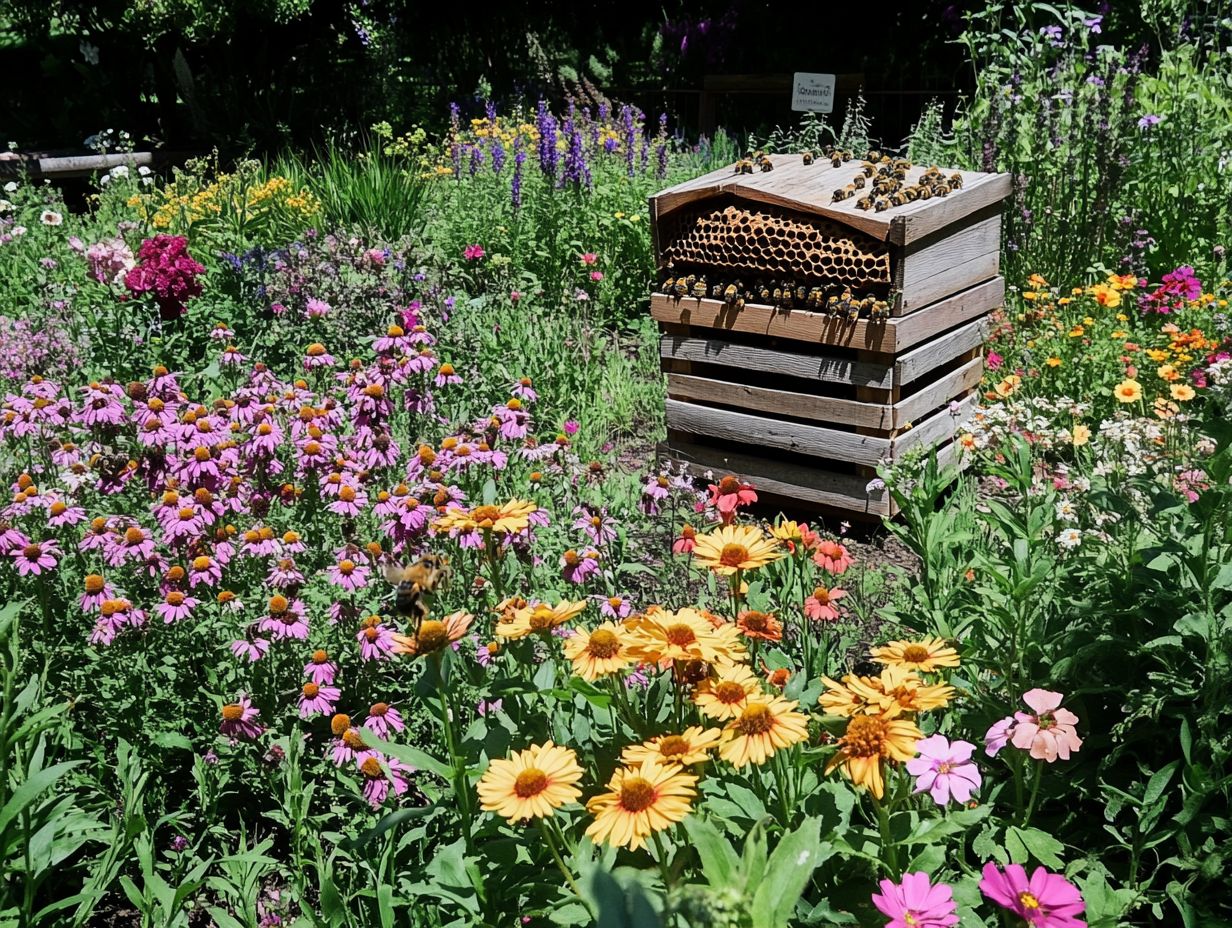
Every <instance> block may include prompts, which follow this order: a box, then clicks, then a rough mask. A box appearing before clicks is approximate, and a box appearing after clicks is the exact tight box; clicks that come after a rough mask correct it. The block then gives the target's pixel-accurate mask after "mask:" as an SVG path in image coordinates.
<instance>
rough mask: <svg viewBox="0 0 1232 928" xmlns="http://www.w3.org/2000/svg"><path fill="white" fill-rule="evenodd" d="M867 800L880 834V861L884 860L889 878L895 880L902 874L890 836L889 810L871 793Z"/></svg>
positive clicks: (896, 850)
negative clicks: (869, 801)
mask: <svg viewBox="0 0 1232 928" xmlns="http://www.w3.org/2000/svg"><path fill="white" fill-rule="evenodd" d="M868 798H869V799H870V800H871V801H872V803H873V809H874V810H875V811H876V813H877V830H878V832H880V834H881V853H882V859H883V860H885V863H886V866H887V867H888V868H889V870H890V876H891V877H892V878H894V879H897V878H898V877H899V876H901V875H902V874H901V872H900V871H899V869H898V847H897V846H896V845H895V844H894V836H893V835H892V834H890V810H889V809H887V808H886V807H885V805H884V804H883V803H882V801H881V800H880V799H878V798H877V797H876V796H874V795H873V794H872V793H869V795H868Z"/></svg>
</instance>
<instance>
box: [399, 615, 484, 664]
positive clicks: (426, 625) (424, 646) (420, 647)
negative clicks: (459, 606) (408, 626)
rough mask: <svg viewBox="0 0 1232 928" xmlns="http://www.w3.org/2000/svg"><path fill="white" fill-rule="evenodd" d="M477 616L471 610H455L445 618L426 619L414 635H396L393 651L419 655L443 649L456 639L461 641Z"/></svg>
mask: <svg viewBox="0 0 1232 928" xmlns="http://www.w3.org/2000/svg"><path fill="white" fill-rule="evenodd" d="M473 621H475V617H474V616H473V615H471V614H470V613H469V612H454V613H451V614H450V615H447V616H445V618H443V619H440V620H437V619H424V620H423V621H422V622H420V623H419V629H418V631H416V633H415V634H413V635H394V636H393V639H394V647H393V652H394V653H395V654H411V655H414V656H419V655H423V654H432V653H434V652H436V651H441V650H443V649H444V648H446V647H447V646H449V645H451V644H453V643H454V642H455V641H461V640H462V636H463V635H465V634H466V631H467V629H469V628H470V627H471V623H472V622H473Z"/></svg>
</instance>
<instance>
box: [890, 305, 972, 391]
mask: <svg viewBox="0 0 1232 928" xmlns="http://www.w3.org/2000/svg"><path fill="white" fill-rule="evenodd" d="M988 330H989V319H988V317H987V316H981V317H980V318H979V319H976V320H975V321H974V322H969V323H967V324H966V325H964V326H962V327H961V328H958V329H955V330H954V331H953V332H950V333H949V334H948V335H942V336H941V337H940V338H937V339H934V340H932V341H929V342H925V343H924V344H923V345H920V346H919V347H918V348H913V349H912V350H911V351H908V352H907V353H906V354H904V355H901V356H900V357H899V358H898V360H896V361H895V362H894V382H895V383H898V384H909V383H911V382H912V381H913V380H918V379H919V378H920V377H922V376H924V375H925V374H927V373H928V372H929V371H931V370H934V369H935V368H938V367H940V366H941V365H942V364H945V363H947V362H948V361H952V360H954V358H956V357H958V356H959V355H960V354H962V353H963V352H965V351H970V350H971V349H972V348H976V347H978V346H979V345H982V344H984V340H985V339H986V338H987V337H988Z"/></svg>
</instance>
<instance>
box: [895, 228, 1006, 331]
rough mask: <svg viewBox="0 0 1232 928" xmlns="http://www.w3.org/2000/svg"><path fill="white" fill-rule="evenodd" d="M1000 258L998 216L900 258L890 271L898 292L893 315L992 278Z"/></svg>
mask: <svg viewBox="0 0 1232 928" xmlns="http://www.w3.org/2000/svg"><path fill="white" fill-rule="evenodd" d="M1000 254H1001V216H1000V215H999V214H998V215H994V216H991V217H989V218H987V219H983V220H981V221H979V222H976V223H973V224H971V225H969V226H967V227H966V228H963V229H959V230H957V231H955V232H954V234H952V235H948V236H946V237H945V238H943V239H941V240H940V241H937V242H933V243H932V244H930V245H927V246H925V247H923V248H920V249H919V250H918V251H914V252H911V253H910V254H905V255H903V256H902V257H900V258H899V259H898V261H897V263H896V266H895V269H894V287H895V289H897V290H898V291H899V298H898V300H897V301H896V303H895V312H896V313H899V314H902V313H908V312H911V311H913V310H916V309H919V308H920V307H922V306H927V305H928V304H929V303H934V302H936V301H937V300H939V299H941V298H942V297H944V296H948V295H949V294H951V293H954V292H956V291H958V290H964V289H966V288H967V287H972V286H975V285H976V284H978V283H981V282H982V281H985V280H988V278H990V277H995V276H996V274H997V270H998V266H999V263H1000Z"/></svg>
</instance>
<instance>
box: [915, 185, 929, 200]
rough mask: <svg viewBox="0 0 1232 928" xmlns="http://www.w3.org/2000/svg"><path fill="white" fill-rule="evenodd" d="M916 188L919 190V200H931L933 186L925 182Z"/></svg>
mask: <svg viewBox="0 0 1232 928" xmlns="http://www.w3.org/2000/svg"><path fill="white" fill-rule="evenodd" d="M916 190H918V191H919V193H920V199H921V200H931V199H932V198H933V188H932V187H930V186H928V185H927V184H920V186H919V187H917V188H916Z"/></svg>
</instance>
